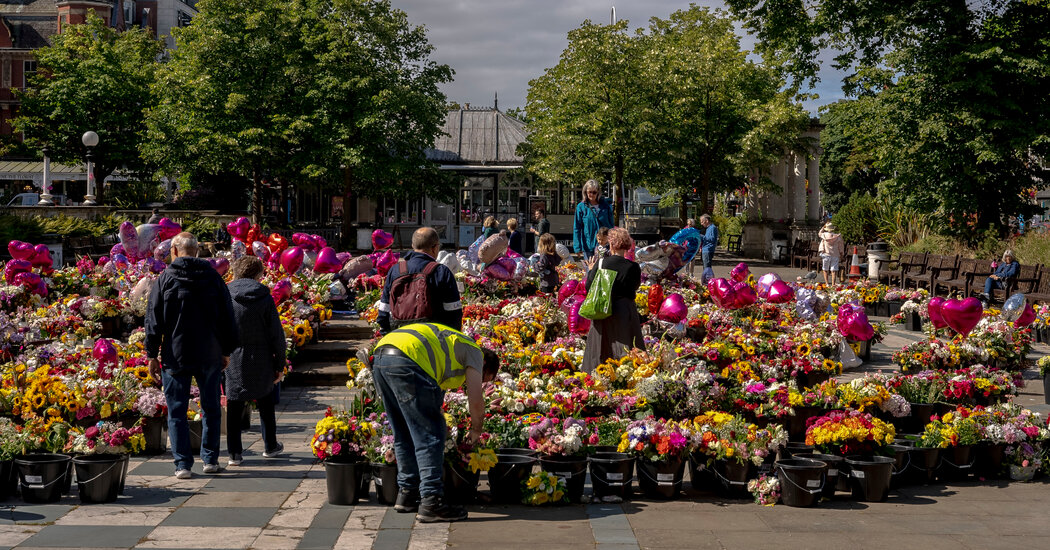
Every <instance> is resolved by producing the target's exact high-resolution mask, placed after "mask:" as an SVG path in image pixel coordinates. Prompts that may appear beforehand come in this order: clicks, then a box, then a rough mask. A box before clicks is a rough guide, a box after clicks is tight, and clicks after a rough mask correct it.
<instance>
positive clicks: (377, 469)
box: [365, 462, 398, 506]
mask: <svg viewBox="0 0 1050 550" xmlns="http://www.w3.org/2000/svg"><path fill="white" fill-rule="evenodd" d="M372 479H373V480H374V481H375V483H376V500H377V501H379V503H380V504H386V505H387V506H393V505H394V503H395V502H397V492H398V486H397V464H387V463H379V462H373V463H372ZM365 491H366V493H365V494H367V488H366V489H365Z"/></svg>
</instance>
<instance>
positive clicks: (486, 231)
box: [481, 216, 499, 240]
mask: <svg viewBox="0 0 1050 550" xmlns="http://www.w3.org/2000/svg"><path fill="white" fill-rule="evenodd" d="M482 229H483V230H482V232H481V236H482V237H485V240H488V238H489V237H491V236H493V235H495V234H497V233H499V222H498V221H496V216H489V217H487V218H485V223H483V224H482Z"/></svg>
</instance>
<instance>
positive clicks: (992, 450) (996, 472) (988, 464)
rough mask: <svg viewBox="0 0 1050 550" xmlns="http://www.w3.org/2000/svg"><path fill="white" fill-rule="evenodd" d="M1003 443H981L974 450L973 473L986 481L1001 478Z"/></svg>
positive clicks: (1004, 447) (1004, 448) (1004, 446)
mask: <svg viewBox="0 0 1050 550" xmlns="http://www.w3.org/2000/svg"><path fill="white" fill-rule="evenodd" d="M1005 450H1006V444H1005V443H988V442H985V443H981V444H979V445H977V447H976V448H974V450H973V452H974V466H973V468H974V471H975V472H974V473H975V474H976V475H978V476H980V477H983V478H986V479H999V478H1001V477H1003V470H1004V468H1003V454H1004V451H1005Z"/></svg>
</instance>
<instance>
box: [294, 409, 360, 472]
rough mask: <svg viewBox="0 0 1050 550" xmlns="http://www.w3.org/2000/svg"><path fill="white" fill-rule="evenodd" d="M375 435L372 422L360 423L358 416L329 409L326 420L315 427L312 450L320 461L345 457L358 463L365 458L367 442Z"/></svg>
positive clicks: (323, 419)
mask: <svg viewBox="0 0 1050 550" xmlns="http://www.w3.org/2000/svg"><path fill="white" fill-rule="evenodd" d="M375 434H376V428H375V427H374V425H373V423H372V422H369V421H367V420H363V421H359V420H358V418H357V417H356V416H350V415H348V414H346V413H345V412H341V413H336V412H333V411H332V409H331V408H328V410H326V411H325V416H324V418H322V419H321V420H319V421H318V422H317V424H316V425H315V426H314V435H313V437H312V438H310V450H311V452H313V454H314V456H316V457H317V458H318V459H320V460H328V459H331V458H334V457H343V458H353V459H355V461H357V460H360V459H362V458H363V457H364V451H365V448H366V442H367V441H368V440H369V439H371V438H372V437H374V436H375Z"/></svg>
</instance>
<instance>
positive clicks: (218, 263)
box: [208, 258, 230, 276]
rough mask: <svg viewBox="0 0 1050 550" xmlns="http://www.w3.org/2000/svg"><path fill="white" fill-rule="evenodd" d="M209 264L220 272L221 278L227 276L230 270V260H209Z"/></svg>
mask: <svg viewBox="0 0 1050 550" xmlns="http://www.w3.org/2000/svg"><path fill="white" fill-rule="evenodd" d="M208 263H209V264H211V266H212V268H213V269H215V271H218V272H219V275H220V276H224V275H226V272H227V271H229V270H230V260H227V259H226V258H208Z"/></svg>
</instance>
